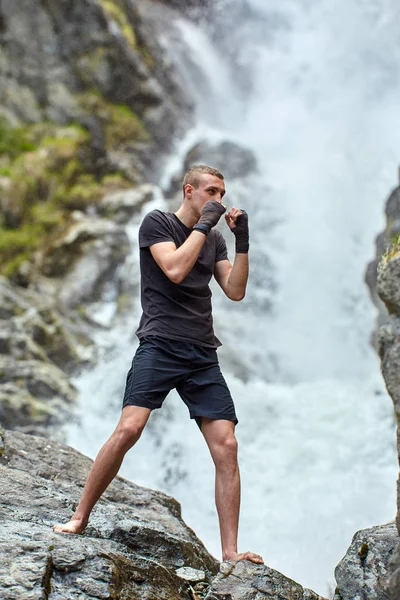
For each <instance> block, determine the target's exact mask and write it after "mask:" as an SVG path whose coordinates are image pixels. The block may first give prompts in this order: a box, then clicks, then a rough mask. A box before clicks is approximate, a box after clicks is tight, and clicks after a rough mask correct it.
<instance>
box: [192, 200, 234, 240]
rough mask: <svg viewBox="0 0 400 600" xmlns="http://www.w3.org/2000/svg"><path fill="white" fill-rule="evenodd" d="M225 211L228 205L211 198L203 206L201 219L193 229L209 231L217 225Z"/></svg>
mask: <svg viewBox="0 0 400 600" xmlns="http://www.w3.org/2000/svg"><path fill="white" fill-rule="evenodd" d="M225 211H226V207H225V206H223V205H222V204H221V203H220V202H217V201H216V200H209V201H208V202H206V203H205V205H204V206H203V210H202V211H201V216H200V219H199V221H198V223H197V224H196V225H195V226H194V228H193V229H199V231H203V232H204V233H209V231H210V230H211V228H212V227H215V225H216V224H217V223H218V221H219V219H220V217H221V216H222V215H223V214H224V212H225ZM198 226H199V227H198Z"/></svg>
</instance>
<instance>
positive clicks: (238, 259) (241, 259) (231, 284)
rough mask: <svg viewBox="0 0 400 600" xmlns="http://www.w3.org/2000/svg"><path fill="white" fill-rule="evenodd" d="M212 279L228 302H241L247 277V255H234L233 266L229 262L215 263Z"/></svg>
mask: <svg viewBox="0 0 400 600" xmlns="http://www.w3.org/2000/svg"><path fill="white" fill-rule="evenodd" d="M214 277H215V279H216V280H217V281H218V283H219V285H220V286H221V288H222V289H223V290H224V293H225V294H226V295H227V296H228V298H229V299H230V300H235V301H236V302H238V301H239V300H243V298H244V297H245V294H246V285H247V280H248V277H249V257H248V254H236V255H235V260H234V261H233V265H232V264H231V263H230V262H229V260H220V261H219V262H217V263H216V264H215V269H214Z"/></svg>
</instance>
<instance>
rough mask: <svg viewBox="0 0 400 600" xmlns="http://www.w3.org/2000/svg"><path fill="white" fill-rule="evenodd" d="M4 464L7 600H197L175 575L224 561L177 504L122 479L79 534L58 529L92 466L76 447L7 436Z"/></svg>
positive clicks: (2, 583)
mask: <svg viewBox="0 0 400 600" xmlns="http://www.w3.org/2000/svg"><path fill="white" fill-rule="evenodd" d="M5 442H6V449H5V451H4V452H3V455H2V456H1V458H0V477H1V482H2V485H1V486H0V503H1V507H2V509H1V511H0V527H1V531H2V535H1V540H0V555H1V561H0V589H1V591H2V596H1V597H2V600H22V599H23V598H24V599H25V598H26V599H28V598H50V597H51V598H54V599H55V600H57V599H59V600H65V599H66V598H71V599H72V598H76V599H78V598H81V599H82V600H83V599H86V598H91V599H93V600H96V599H106V598H107V599H111V598H115V599H116V598H132V599H133V598H135V599H137V600H141V599H143V600H145V599H146V600H150V599H156V598H157V600H177V599H178V598H179V599H180V600H191V593H190V588H189V584H188V582H187V581H185V580H183V579H181V578H179V577H178V576H177V574H176V570H177V569H180V568H192V569H196V570H198V571H203V572H204V574H205V578H206V580H207V581H208V582H210V580H211V578H212V576H213V575H214V574H215V573H216V572H217V570H218V563H217V562H216V561H215V559H214V558H213V557H212V556H211V555H210V554H208V552H207V551H206V549H205V548H204V546H203V545H202V543H201V542H200V540H199V539H198V538H197V537H196V536H195V534H194V533H193V531H192V530H191V529H189V528H188V527H187V526H186V525H185V523H184V522H183V520H182V518H181V513H180V506H179V504H178V503H177V502H176V501H175V500H174V499H173V498H170V497H169V496H167V495H165V494H162V493H161V492H157V491H152V490H148V489H146V488H142V487H140V486H137V485H135V484H134V483H130V482H128V481H126V480H124V479H122V478H120V477H118V478H116V479H115V480H114V481H113V483H112V484H111V485H110V486H109V488H108V490H107V491H106V492H105V494H104V495H103V497H102V498H101V500H100V501H99V503H98V504H97V506H96V508H95V510H94V512H93V516H92V519H91V521H90V524H89V526H88V528H87V529H86V531H85V532H84V533H83V534H82V535H79V536H71V535H63V534H56V533H54V532H53V530H52V525H53V524H54V523H56V522H60V521H65V520H67V519H68V518H69V517H70V516H71V514H72V511H73V510H74V503H75V502H76V501H77V500H78V498H79V496H80V494H81V492H82V485H83V483H84V481H85V478H86V476H87V472H88V470H89V468H90V465H91V461H90V460H89V459H88V458H86V457H85V456H83V455H82V454H80V453H79V452H76V451H75V450H73V449H72V448H68V447H66V446H62V445H61V444H58V443H56V442H53V441H49V440H46V439H43V438H39V437H32V436H27V435H24V434H21V433H14V432H9V431H8V432H6V435H5Z"/></svg>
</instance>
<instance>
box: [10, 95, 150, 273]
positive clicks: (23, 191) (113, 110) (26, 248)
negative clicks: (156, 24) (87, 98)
mask: <svg viewBox="0 0 400 600" xmlns="http://www.w3.org/2000/svg"><path fill="white" fill-rule="evenodd" d="M128 110H129V109H128ZM121 113H123V114H124V115H126V114H127V113H126V110H125V108H123V109H122V110H121V107H118V106H117V107H112V105H111V107H110V108H109V110H108V111H107V115H109V114H111V115H114V116H113V118H111V122H110V124H108V123H107V124H106V123H105V126H106V127H107V126H109V128H110V129H109V133H108V135H109V138H110V139H113V140H119V139H121V138H122V137H123V135H122V133H121V129H122V127H123V125H122V124H121V123H124V124H125V127H126V129H127V130H128V129H129V127H128V123H127V119H126V120H125V121H124V120H123V119H121V118H116V117H115V115H120V114H121ZM132 122H133V123H134V125H132V127H131V129H130V132H131V133H132V132H133V131H135V132H139V131H140V132H141V129H140V125H139V126H138V125H137V124H136V120H135V119H134V118H133V119H132ZM120 128H121V129H120ZM88 141H89V133H88V132H87V131H86V130H85V129H84V128H83V127H81V126H80V125H78V124H71V125H68V126H64V127H60V126H57V125H55V124H54V123H48V122H42V123H38V124H34V125H30V126H26V127H18V128H13V127H11V126H10V125H8V124H7V123H6V122H5V121H4V120H1V121H0V148H1V150H2V154H1V156H0V192H1V200H0V273H1V274H3V275H6V276H7V277H12V276H13V274H14V273H16V272H17V271H18V269H19V267H20V265H21V264H22V263H23V262H25V261H27V260H29V259H30V258H31V257H32V253H33V252H34V251H35V250H37V249H38V248H39V247H41V246H43V244H45V243H46V240H47V239H48V238H49V236H50V235H52V234H53V232H55V231H57V228H59V227H63V226H64V225H65V223H66V222H67V221H68V216H69V211H71V210H75V209H79V210H85V209H86V208H87V207H88V206H89V205H90V204H93V203H96V202H97V201H98V200H99V199H101V198H102V196H103V195H104V193H106V192H108V191H110V190H113V189H118V188H121V187H128V186H130V185H131V183H130V182H129V181H128V180H127V179H126V177H124V176H123V175H122V174H121V173H113V174H109V175H105V176H104V177H100V178H98V179H96V177H95V176H94V175H93V174H91V173H88V172H87V169H85V166H84V164H83V163H82V161H81V160H80V156H81V155H82V153H83V154H84V153H85V151H86V149H87V145H88ZM110 143H111V142H110ZM114 143H116V144H118V141H115V142H114Z"/></svg>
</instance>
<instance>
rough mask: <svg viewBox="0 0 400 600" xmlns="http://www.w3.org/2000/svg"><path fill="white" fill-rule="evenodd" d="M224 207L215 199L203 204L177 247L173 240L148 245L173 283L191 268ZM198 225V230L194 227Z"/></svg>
mask: <svg viewBox="0 0 400 600" xmlns="http://www.w3.org/2000/svg"><path fill="white" fill-rule="evenodd" d="M225 210H226V208H225V206H223V205H222V204H221V203H220V202H217V201H216V200H209V201H208V202H206V203H205V205H204V206H203V210H202V211H201V216H200V219H199V221H198V223H197V224H196V225H195V226H194V227H195V228H194V230H193V231H192V232H191V234H190V235H189V237H188V238H187V239H186V240H185V242H184V243H183V244H182V246H180V247H179V248H177V247H176V245H175V244H174V242H159V243H157V244H153V245H151V246H150V252H151V254H152V256H153V258H154V260H155V261H156V263H157V264H158V266H159V267H160V269H162V270H163V272H164V273H165V275H166V276H167V277H168V279H170V280H171V281H172V282H173V283H181V282H182V281H183V280H184V279H185V277H186V276H187V275H188V274H189V273H190V271H191V270H192V269H193V267H194V264H195V262H196V260H197V259H198V257H199V254H200V252H201V249H202V248H203V246H204V242H205V241H206V237H207V234H208V232H209V231H210V230H211V229H212V228H213V227H215V225H216V224H217V223H218V221H219V218H220V217H221V215H223V213H224V212H225ZM197 226H199V227H200V231H199V230H196V227H197Z"/></svg>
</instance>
